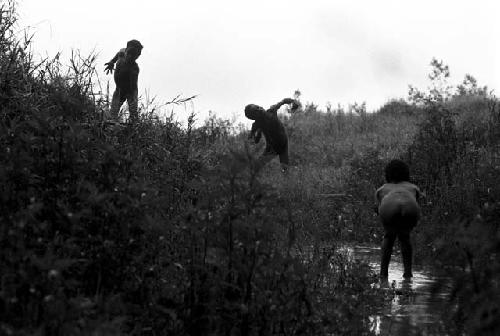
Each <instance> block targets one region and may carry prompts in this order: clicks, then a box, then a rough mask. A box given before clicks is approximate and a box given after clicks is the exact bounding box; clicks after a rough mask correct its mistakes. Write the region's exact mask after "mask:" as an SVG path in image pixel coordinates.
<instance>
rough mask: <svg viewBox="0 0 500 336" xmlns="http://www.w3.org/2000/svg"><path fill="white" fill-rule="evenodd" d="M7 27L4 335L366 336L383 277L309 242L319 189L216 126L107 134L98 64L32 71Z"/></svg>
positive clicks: (0, 317)
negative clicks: (272, 167)
mask: <svg viewBox="0 0 500 336" xmlns="http://www.w3.org/2000/svg"><path fill="white" fill-rule="evenodd" d="M1 13H2V14H1V15H2V21H1V29H0V32H1V34H0V48H1V53H0V76H1V82H0V100H1V104H0V144H1V146H0V162H1V165H0V223H1V226H0V276H1V282H0V330H1V333H2V334H14V335H30V334H41V335H88V334H95V335H111V334H120V335H121V334H131V335H148V334H176V335H220V334H231V335H254V334H269V335H271V334H287V335H304V334H307V335H315V334H317V335H323V334H343V335H344V334H353V335H359V334H369V333H370V331H369V327H370V325H369V319H368V316H369V314H370V312H371V309H374V308H372V307H373V306H374V305H373V303H374V302H375V292H374V290H372V289H371V287H370V285H369V284H370V283H371V282H372V281H374V278H373V277H372V276H371V273H370V271H369V269H368V268H367V267H366V266H364V265H360V264H357V263H352V262H351V261H350V260H349V259H348V258H347V256H344V255H342V254H341V253H340V252H338V251H336V250H335V248H334V247H335V244H331V246H328V247H325V246H322V245H320V244H312V243H311V242H316V241H320V239H318V235H320V234H321V232H322V231H321V230H319V229H314V228H312V227H311V226H309V225H307V224H308V222H309V216H311V215H312V214H313V213H312V212H311V209H310V208H309V205H310V204H315V203H314V202H310V201H308V200H304V199H302V195H303V194H304V193H305V192H310V191H311V189H308V188H309V185H301V184H300V183H296V182H297V181H298V180H294V179H293V178H292V177H293V176H294V175H293V174H292V175H291V178H292V180H293V183H292V182H291V183H286V179H287V177H284V176H280V178H279V179H277V180H276V181H282V182H283V183H282V184H277V183H269V182H270V181H269V180H268V178H269V177H270V176H271V175H272V174H269V171H262V170H261V169H260V168H258V167H259V166H258V165H257V164H256V162H257V159H256V158H255V156H256V155H255V151H254V150H253V149H252V148H250V147H249V146H248V145H246V146H245V145H243V144H242V141H240V140H241V137H242V135H241V134H240V135H234V133H233V131H232V128H231V127H232V126H231V125H230V124H228V123H226V122H224V121H223V120H220V119H217V118H215V119H212V120H208V121H207V123H206V124H205V125H204V126H203V127H200V128H195V127H194V126H193V121H194V116H191V117H190V118H189V119H188V123H187V126H186V127H181V126H180V125H178V124H177V123H175V122H173V121H172V120H171V119H167V120H166V121H163V120H160V119H159V118H157V117H155V115H154V113H152V110H144V109H145V108H146V109H149V108H151V109H154V106H152V105H148V104H143V110H142V111H141V115H142V117H141V120H140V121H139V122H137V123H136V124H123V125H110V124H108V123H106V122H104V120H103V115H105V114H106V112H107V101H106V100H105V99H100V98H99V97H100V96H98V95H95V94H94V88H95V86H94V84H95V83H96V78H95V61H96V57H95V56H92V55H91V56H90V57H81V56H80V55H79V54H78V53H74V54H73V57H72V59H71V60H70V61H69V66H67V65H65V64H64V61H62V60H60V59H59V58H58V57H56V58H54V59H46V60H41V61H35V59H34V57H33V56H32V52H31V50H30V41H31V40H30V38H28V39H26V40H22V41H19V40H18V37H17V35H16V34H15V33H14V30H15V29H14V27H15V25H16V16H15V5H14V3H13V2H7V3H6V4H5V5H4V6H3V7H2V11H1ZM286 190H290V191H293V192H290V193H286V192H285V191H286ZM311 200H312V199H311ZM301 209H302V211H303V212H300V211H301ZM297 211H299V212H297ZM325 216H326V215H325ZM326 219H327V218H326V217H324V219H323V220H326ZM323 220H322V221H323ZM318 223H319V221H318Z"/></svg>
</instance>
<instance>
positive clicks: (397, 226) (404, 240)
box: [375, 160, 421, 278]
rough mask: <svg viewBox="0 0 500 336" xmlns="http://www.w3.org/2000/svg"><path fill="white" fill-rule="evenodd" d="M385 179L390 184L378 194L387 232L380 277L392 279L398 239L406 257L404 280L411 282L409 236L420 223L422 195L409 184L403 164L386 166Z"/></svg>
mask: <svg viewBox="0 0 500 336" xmlns="http://www.w3.org/2000/svg"><path fill="white" fill-rule="evenodd" d="M385 179H386V181H387V183H385V184H384V185H383V186H381V187H380V188H379V189H377V191H376V192H375V200H376V204H377V211H378V215H379V218H380V220H381V222H382V225H383V226H384V231H385V234H384V240H383V243H382V258H381V259H382V260H381V262H380V277H382V278H387V277H388V275H389V272H388V269H389V262H390V260H391V254H392V247H393V245H394V241H395V240H396V237H397V238H398V239H399V242H400V244H401V254H402V256H403V266H404V273H403V277H404V278H411V277H412V276H413V274H412V246H411V242H410V232H411V230H412V229H413V228H414V227H415V225H417V222H418V220H419V219H420V206H419V198H420V197H421V192H420V189H419V188H418V187H417V186H416V185H414V184H412V183H410V182H409V180H410V170H409V167H408V165H407V164H406V163H405V162H403V161H401V160H392V161H391V162H389V163H388V164H387V166H386V167H385Z"/></svg>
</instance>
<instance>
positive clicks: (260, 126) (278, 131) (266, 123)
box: [245, 98, 298, 171]
mask: <svg viewBox="0 0 500 336" xmlns="http://www.w3.org/2000/svg"><path fill="white" fill-rule="evenodd" d="M285 104H292V108H296V107H297V106H298V103H297V102H296V101H295V100H293V99H291V98H285V99H283V100H281V101H280V102H279V103H277V104H275V105H273V106H271V107H270V108H269V109H268V110H264V108H263V107H261V106H258V105H255V104H249V105H247V106H246V107H245V116H246V117H247V118H248V119H251V120H255V121H254V123H253V124H252V128H251V130H250V135H249V139H254V141H255V143H259V141H260V139H261V137H262V134H264V137H265V138H266V148H265V150H264V153H263V154H262V156H261V159H260V160H261V162H262V164H266V163H267V162H268V161H270V160H271V159H272V158H273V157H275V156H276V155H278V156H279V158H280V163H281V167H282V170H284V171H285V170H286V169H287V167H288V164H289V160H288V136H287V134H286V131H285V127H284V126H283V124H282V123H281V121H280V120H279V119H278V110H279V108H280V107H281V106H282V105H285Z"/></svg>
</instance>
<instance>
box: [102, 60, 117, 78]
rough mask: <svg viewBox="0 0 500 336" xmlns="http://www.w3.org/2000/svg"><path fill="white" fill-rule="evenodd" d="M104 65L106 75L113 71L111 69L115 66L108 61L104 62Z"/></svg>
mask: <svg viewBox="0 0 500 336" xmlns="http://www.w3.org/2000/svg"><path fill="white" fill-rule="evenodd" d="M104 65H105V68H104V72H105V73H106V75H109V74H110V73H113V69H114V67H115V64H114V63H112V62H108V63H104Z"/></svg>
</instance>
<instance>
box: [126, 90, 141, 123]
mask: <svg viewBox="0 0 500 336" xmlns="http://www.w3.org/2000/svg"><path fill="white" fill-rule="evenodd" d="M127 103H128V112H129V118H130V121H131V122H136V121H138V120H139V114H138V112H137V104H138V99H137V92H134V93H132V94H131V95H130V96H129V97H128V98H127Z"/></svg>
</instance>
